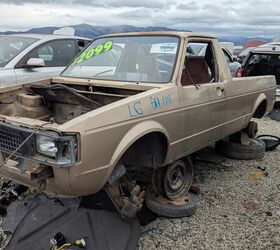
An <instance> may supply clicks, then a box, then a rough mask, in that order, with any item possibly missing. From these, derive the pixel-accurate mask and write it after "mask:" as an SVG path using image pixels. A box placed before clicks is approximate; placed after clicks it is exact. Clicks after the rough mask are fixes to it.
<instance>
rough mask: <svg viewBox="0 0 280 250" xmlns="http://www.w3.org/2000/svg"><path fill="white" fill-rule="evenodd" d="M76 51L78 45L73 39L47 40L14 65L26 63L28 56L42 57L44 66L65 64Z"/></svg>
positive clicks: (18, 66) (71, 58)
mask: <svg viewBox="0 0 280 250" xmlns="http://www.w3.org/2000/svg"><path fill="white" fill-rule="evenodd" d="M77 53H78V46H77V42H76V41H75V40H57V41H51V42H47V43H45V44H43V45H41V46H39V47H38V48H35V49H34V50H32V51H31V52H30V53H29V54H27V55H26V56H25V57H24V58H23V59H22V60H21V61H20V62H19V63H18V65H17V66H16V68H21V67H23V65H26V64H27V61H28V60H29V59H30V58H42V59H44V61H45V67H63V66H67V65H68V64H69V63H70V62H71V61H72V60H73V58H74V57H75V56H76V55H77Z"/></svg>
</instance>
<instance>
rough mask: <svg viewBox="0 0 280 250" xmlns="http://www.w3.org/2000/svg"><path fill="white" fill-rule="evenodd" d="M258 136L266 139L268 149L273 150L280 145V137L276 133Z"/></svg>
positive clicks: (266, 148)
mask: <svg viewBox="0 0 280 250" xmlns="http://www.w3.org/2000/svg"><path fill="white" fill-rule="evenodd" d="M257 138H261V139H262V140H263V141H264V143H265V145H266V146H265V150H266V151H272V150H274V149H276V148H277V147H278V146H279V145H280V138H279V137H278V136H275V135H259V136H258V137H257Z"/></svg>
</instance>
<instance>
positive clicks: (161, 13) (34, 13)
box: [0, 0, 280, 36]
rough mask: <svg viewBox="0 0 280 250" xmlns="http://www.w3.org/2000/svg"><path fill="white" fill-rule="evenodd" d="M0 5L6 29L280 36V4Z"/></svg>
mask: <svg viewBox="0 0 280 250" xmlns="http://www.w3.org/2000/svg"><path fill="white" fill-rule="evenodd" d="M0 4H1V8H0V15H1V24H0V30H2V31H6V30H26V29H29V28H34V27H35V28H36V27H45V26H67V25H73V24H78V23H89V24H91V25H120V24H129V25H136V26H147V25H149V26H150V25H153V26H168V27H173V28H179V29H187V30H193V31H197V32H209V33H214V34H234V35H235V34H242V35H263V34H266V35H270V36H274V35H279V34H280V18H279V16H280V5H279V4H277V3H273V1H271V0H270V1H268V0H247V1H240V0H235V1H233V0H228V1H226V0H215V1H213V0H212V1H210V0H200V1H195V0H177V1H176V0H166V1H161V0H154V1H152V0H142V1H139V0H57V1H55V0H38V1H36V0H9V3H7V0H0Z"/></svg>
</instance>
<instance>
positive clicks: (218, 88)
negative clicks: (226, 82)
mask: <svg viewBox="0 0 280 250" xmlns="http://www.w3.org/2000/svg"><path fill="white" fill-rule="evenodd" d="M216 90H217V91H221V92H224V91H225V89H224V88H223V87H217V88H216Z"/></svg>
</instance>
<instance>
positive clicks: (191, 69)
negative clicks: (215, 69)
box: [181, 56, 211, 86]
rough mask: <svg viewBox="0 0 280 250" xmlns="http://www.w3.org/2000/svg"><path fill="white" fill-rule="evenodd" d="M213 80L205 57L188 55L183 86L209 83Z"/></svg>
mask: <svg viewBox="0 0 280 250" xmlns="http://www.w3.org/2000/svg"><path fill="white" fill-rule="evenodd" d="M210 81H211V76H210V74H209V71H208V66H207V63H206V61H205V60H204V57H200V56H196V57H188V58H187V60H186V62H185V69H184V70H183V74H182V79H181V83H182V85H183V86H186V85H192V84H200V83H208V82H210Z"/></svg>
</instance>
